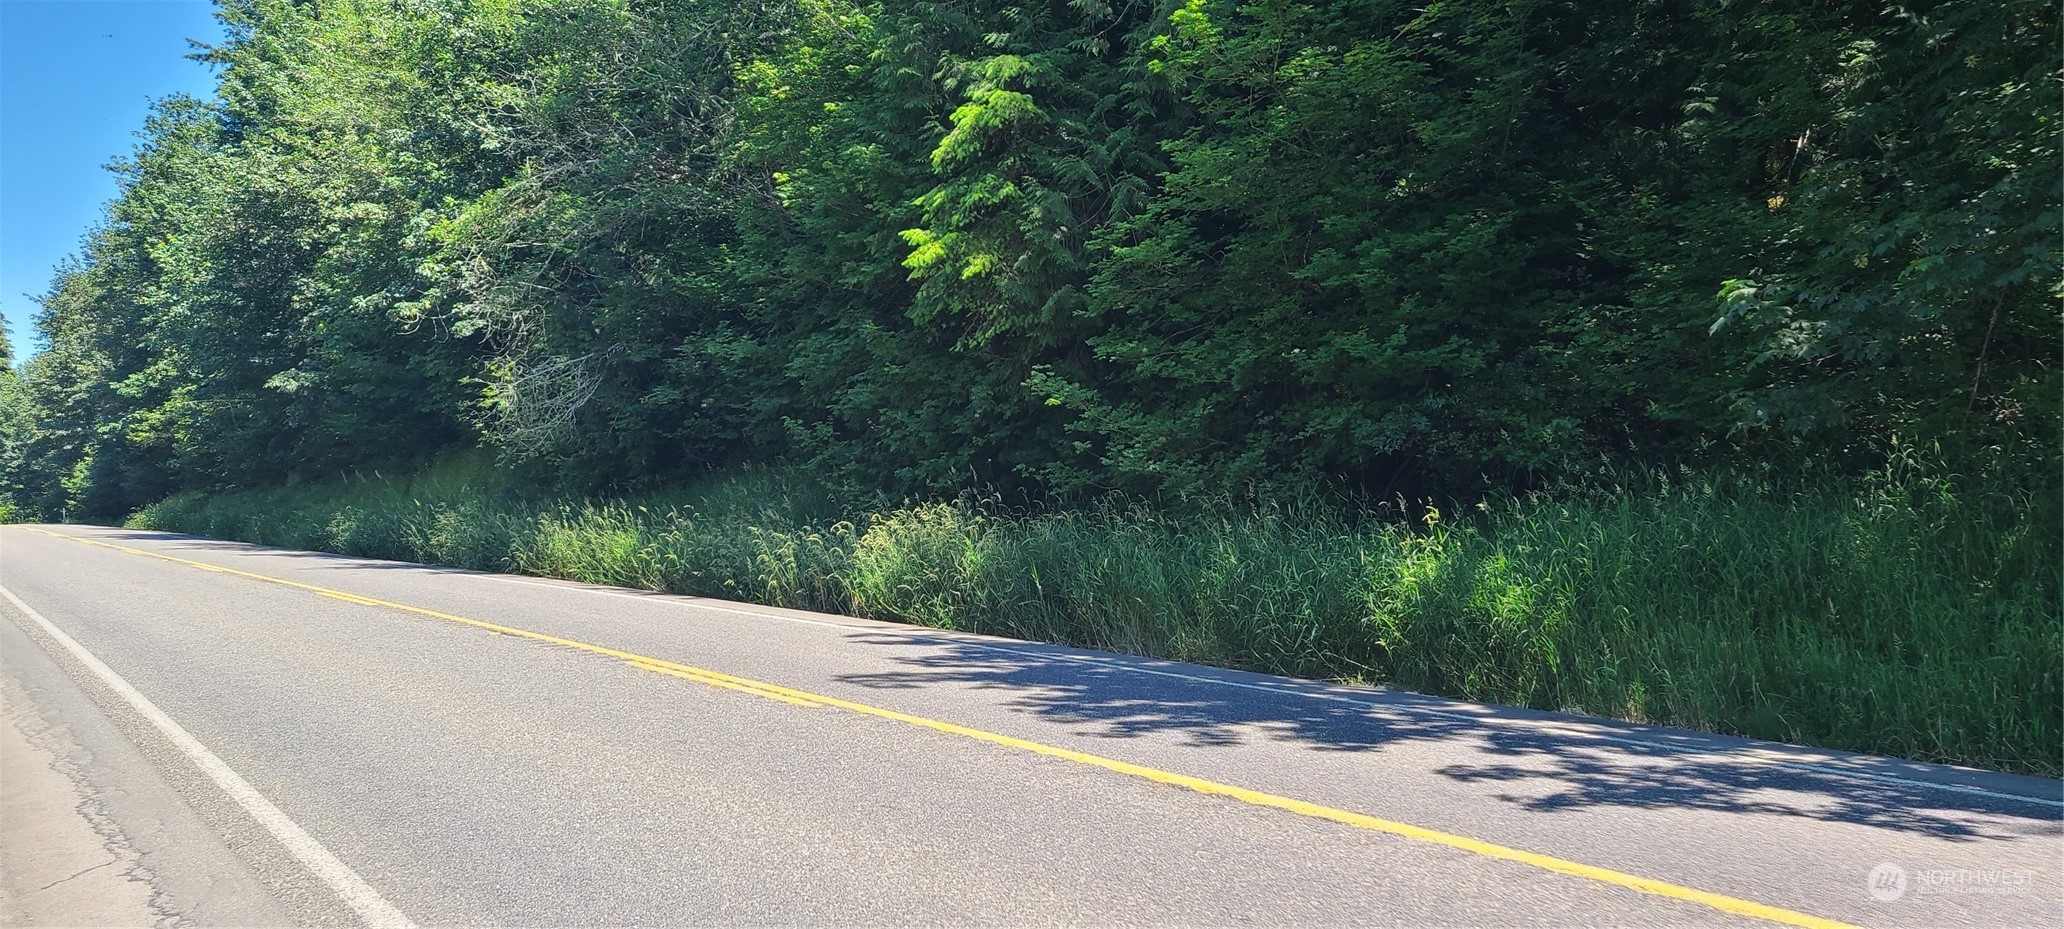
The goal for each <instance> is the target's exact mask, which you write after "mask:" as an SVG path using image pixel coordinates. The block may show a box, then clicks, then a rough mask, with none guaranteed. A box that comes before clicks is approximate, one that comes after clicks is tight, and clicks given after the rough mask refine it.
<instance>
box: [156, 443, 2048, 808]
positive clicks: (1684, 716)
mask: <svg viewBox="0 0 2064 929" xmlns="http://www.w3.org/2000/svg"><path fill="white" fill-rule="evenodd" d="M1619 484H1620V486H1618V487H1616V488H1613V489H1606V490H1598V489H1593V490H1587V491H1581V492H1569V493H1561V494H1552V495H1551V494H1539V495H1533V496H1527V497H1523V498H1506V499H1492V500H1486V501H1484V502H1483V503H1481V504H1478V505H1475V506H1473V507H1469V508H1466V509H1464V510H1462V511H1460V512H1443V511H1441V510H1439V509H1435V508H1432V507H1428V506H1407V505H1404V504H1402V503H1397V502H1394V503H1392V504H1388V505H1347V504H1342V503H1339V502H1311V501H1298V502H1285V503H1276V504H1271V503H1269V502H1267V501H1265V500H1264V501H1256V500H1239V501H1234V500H1222V501H1217V502H1215V503H1213V504H1211V505H1200V504H1198V503H1196V502H1189V503H1184V504H1182V505H1169V506H1147V505H1144V504H1140V503H1125V504H1107V505H1104V506H1100V507H1092V508H1086V509H1074V510H1059V509H1032V510H1028V509H1024V508H1013V507H1008V506H1005V505H1003V504H1001V503H1000V502H998V501H995V500H982V499H976V498H967V499H962V500H957V501H943V502H938V501H935V502H904V503H900V504H888V503H877V504H874V505H868V506H856V505H850V504H841V503H840V502H838V501H836V500H835V499H833V498H832V497H831V496H830V495H829V494H827V493H825V492H824V491H822V490H821V489H819V488H816V487H814V486H813V485H812V484H810V482H808V481H806V480H803V479H801V478H799V477H797V476H795V475H790V474H783V473H780V472H768V471H757V472H750V473H745V474H736V475H731V476H728V477H723V478H717V479H712V480H711V481H709V482H707V483H706V484H704V485H703V486H700V487H697V488H690V489H685V490H682V491H678V492H673V493H665V494H648V495H644V496H639V497H635V498H624V499H579V500H566V499H552V498H545V497H539V496H536V495H530V494H526V493H524V492H523V491H522V490H521V489H519V488H518V487H517V486H515V484H514V483H513V481H512V480H511V479H509V478H508V477H507V476H505V475H502V474H500V473H499V472H495V471H493V470H492V469H487V468H482V467H479V466H456V467H446V468H444V469H441V470H433V471H431V472H429V473H427V474H424V475H420V476H418V477H415V478H412V479H409V480H352V481H339V482H333V483H325V484H304V485H294V486H286V487H279V488H273V489H268V490H258V491H246V492H239V493H229V494H218V495H213V496H205V495H198V494H185V495H180V496H176V497H173V498H171V499H168V500H165V501H163V502H161V503H159V504H157V505H155V506H152V507H149V508H147V509H145V510H143V511H141V512H139V513H138V514H136V515H135V517H134V518H133V519H132V520H131V521H130V525H131V526H132V527H137V528H151V529H165V530H173V531H179V532H187V533H193V534H197V535H204V536H212V537H217V538H226V539H238V540H244V541H250V542H257V543H262V544H267V545H278V546H287V547H293V548H304V549H320V550H328V551H335V552H344V553H349V554H355V555H364V556H372V557H380V558H396V559H404V560H410V561H420V562H434V563H439V564H446V565H455V566H461V567H467V568H476V569H482V570H492V571H517V572H524V573H529V574H535V575H542V576H550V577H560V578H568V579H573V580H579V581H587V582H593V583H601V584H615V585H624V586H630V587H640V588H649V589H653V590H663V591H671V592H678V593H687V594H700V595H707V596H715V597H724V598H731V599H737V600H748V601H755V602H759V603H767V604H773V605H778V606H788V607H799V608H804V609H813V610H825V611H834V612H842V613H850V614H855V615H861V616H869V617H876V618H881V619H890V620H900V621H905V622H912V623H919V624H923V625H927V626H936V627H942V628H950V629H961V630H969V631H974V632H982V633H993V634H999V635H1007V636H1016V637H1023V638H1028V639H1038V640H1044V641H1053V642H1063V643H1069V644H1074V645H1081V646H1090V647H1096V648H1105V649H1113V650H1117V651H1122V652H1129V653H1132V654H1139V655H1150V656H1158V657H1166V658H1172V659H1179V660H1184V661H1195V662H1203V663H1208V664H1216V665H1224V666H1230V667H1239V668H1248V669H1254V670H1260V671H1268V672H1277V673H1284V674H1292V675H1299V676H1306V677H1318V678H1333V679H1341V680H1355V681H1363V682H1369V683H1384V684H1393V685H1396V686H1400V687H1405V688H1410V689H1413V690H1419V691H1426V692H1432V693H1439V694H1446V695H1451V696H1458V697H1464V698H1469V699H1473V700H1481V701H1489V702H1497V703H1506V704H1518V705H1524V706H1530V707H1537V708H1545V709H1560V710H1576V711H1582V712H1588V713H1594V714H1600V715H1605V716H1613V717H1618V718H1622V719H1629V720H1637V721H1646V722H1654V723H1662V724H1669V725H1676V726H1686V727H1691V728H1696V729H1705V730H1711V731H1718V732H1727V733H1736V734H1743V735H1749V736H1754V737H1759V738H1768V739H1781V740H1786V741H1793V742H1802V743H1807V744H1812V745H1821V746H1828V747H1834V748H1841V749H1850V750H1857V751H1865V752H1873V753H1879V754H1886V755H1894V756H1903V757H1909V758H1917V759H1925V760H1931V761H1943V762H1953V763H1962V764H1972V765H1979V766H1984V767H1991V768H2000V769H2008V770H2016V771H2024V772H2034V773H2044V774H2050V775H2055V774H2056V773H2058V770H2059V757H2060V754H2064V743H2060V737H2059V730H2060V719H2059V716H2060V709H2059V708H2060V706H2064V690H2060V676H2064V674H2060V618H2059V617H2060V608H2059V600H2060V598H2059V589H2060V582H2059V580H2060V579H2059V564H2060V558H2059V540H2058V532H2057V529H2058V522H2057V518H2056V513H2055V510H2056V506H2055V501H2054V500H2053V499H2045V495H2043V494H2040V493H2027V492H2020V491H2011V490H1998V489H1988V488H1986V487H1983V486H1966V485H1965V484H1964V483H1963V482H1960V481H1959V480H1958V479H1955V478H1952V477H1944V476H1940V475H1928V474H1924V473H1922V472H1920V471H1918V470H1914V469H1906V470H1901V469H1896V468H1895V469H1893V470H1890V471H1887V472H1886V473H1883V474H1880V475H1877V476H1876V477H1874V478H1873V479H1871V480H1868V481H1865V482H1862V483H1861V484H1859V483H1857V482H1853V481H1843V482H1833V481H1828V482H1806V483H1804V484H1802V485H1799V486H1792V487H1783V486H1779V485H1778V484H1776V483H1773V482H1771V481H1767V480H1748V479H1717V478H1684V477H1681V476H1680V477H1676V478H1664V477H1660V476H1647V477H1644V478H1641V479H1639V480H1634V481H1621V482H1619Z"/></svg>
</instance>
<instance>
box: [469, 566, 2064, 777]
mask: <svg viewBox="0 0 2064 929" xmlns="http://www.w3.org/2000/svg"><path fill="white" fill-rule="evenodd" d="M463 576H467V577H477V578H482V579H485V580H490V581H501V582H503V583H506V584H522V585H524V586H526V587H550V588H554V589H557V590H573V591H581V592H584V593H591V594H601V595H603V596H605V597H622V598H624V599H627V600H642V601H645V602H647V603H651V602H653V601H655V600H657V601H659V602H661V603H667V604H671V605H673V606H677V607H682V608H686V609H695V610H710V611H713V612H718V613H735V614H738V615H740V616H751V617H755V618H758V619H777V620H782V621H785V622H791V623H802V624H804V625H810V626H829V627H831V628H834V629H845V630H849V631H860V632H867V631H876V630H871V629H870V628H869V627H867V626H862V625H856V624H853V623H842V622H831V621H827V620H821V619H805V618H803V617H800V616H789V615H786V614H783V613H773V612H767V611H764V610H750V609H740V608H738V607H729V606H717V605H714V604H710V603H705V602H703V600H704V598H700V597H696V598H683V597H681V596H680V595H678V594H667V593H662V592H660V591H648V592H644V593H632V592H628V591H617V590H609V589H607V588H606V587H602V586H591V585H583V584H580V583H578V582H573V583H561V584H554V583H551V582H549V581H545V580H530V579H528V578H520V577H512V576H509V575H506V574H488V573H471V572H469V573H468V574H466V575H463ZM856 618H858V617H856ZM913 628H924V627H913ZM879 631H882V632H887V633H890V634H894V635H902V636H904V637H906V638H909V639H912V640H918V641H922V640H925V639H931V640H933V641H943V642H951V643H953V644H955V645H967V646H971V647H974V648H980V649H987V650H989V651H993V652H1003V653H1006V654H1011V655H1024V656H1026V657H1031V658H1044V659H1051V660H1058V661H1067V662H1072V663H1075V664H1084V665H1090V666H1092V667H1098V668H1108V669H1112V670H1117V671H1129V672H1132V673H1134V674H1151V675H1154V676H1156V677H1172V678H1176V679H1178V680H1184V681H1194V682H1196V683H1200V684H1216V685H1219V686H1221V687H1237V688H1240V689H1242V690H1258V691H1261V692H1263V693H1271V694H1279V695H1283V696H1292V697H1305V698H1307V699H1311V700H1329V701H1332V702H1335V703H1348V704H1353V705H1355V706H1363V707H1368V708H1370V709H1375V710H1384V711H1390V712H1398V713H1406V714H1411V713H1418V714H1422V715H1426V716H1436V717H1440V718H1442V719H1452V720H1458V721H1461V722H1467V723H1474V724H1478V725H1482V724H1484V723H1493V724H1497V725H1504V726H1513V727H1518V728H1525V729H1532V730H1534V731H1537V732H1542V731H1545V732H1554V733H1559V734H1562V735H1574V736H1580V737H1583V738H1587V739H1596V740H1598V741H1601V742H1612V743H1616V744H1620V745H1632V746H1639V747H1641V748H1652V749H1661V750H1663V751H1667V752H1671V753H1673V754H1677V755H1691V756H1700V755H1703V756H1707V757H1713V758H1725V759H1727V760H1731V761H1746V762H1750V763H1753V764H1760V765H1769V766H1773V767H1779V768H1792V769H1795V770H1799V771H1811V772H1814V773H1816V774H1826V775H1829V776H1832V777H1846V778H1854V779H1856V780H1863V781H1876V782H1879V783H1885V784H1898V785H1900V786H1903V787H1916V788H1922V789H1927V790H1941V791H1948V792H1951V793H1960V794H1970V795H1973V796H1979V797H1991V798H1993V799H1997V800H2010V801H2014V802H2018V803H2032V804H2038V805H2043V806H2051V807H2057V808H2060V809H2064V800H2052V799H2049V798H2048V797H2034V796H2029V795H2027V794H2010V793H2005V792H2002V791H1997V790H1986V789H1985V788H1982V787H1969V786H1966V785H1963V784H1947V783H1943V782H1941V781H1920V780H1913V779H1911V778H1904V777H1899V776H1897V775H1891V774H1877V773H1873V772H1869V771H1856V770H1851V769H1848V768H1839V767H1834V766H1832V765H1822V764H1815V763H1813V762H1810V761H1800V760H1798V759H1795V758H1785V757H1771V756H1770V755H1767V754H1764V753H1763V752H1762V750H1760V749H1753V748H1751V749H1748V750H1746V751H1738V752H1737V751H1727V750H1724V749H1715V748H1697V747H1692V746H1684V745H1674V744H1671V743H1669V742H1657V741H1653V740H1649V739H1636V738H1631V737H1628V736H1616V735H1607V734H1605V733H1601V732H1594V731H1591V730H1589V729H1584V728H1579V727H1576V726H1569V725H1563V724H1559V723H1555V722H1552V721H1546V720H1512V719H1504V718H1501V717H1496V716H1477V715H1472V714H1469V713H1452V712H1449V711H1446V710H1436V709H1433V708H1431V707H1423V706H1412V705H1410V704H1405V703H1382V702H1378V701H1375V700H1362V699H1357V698H1355V697H1349V696H1344V695H1341V694H1331V693H1313V692H1311V691H1309V690H1302V689H1298V688H1294V687H1275V686H1270V685H1268V684H1250V683H1247V682H1244V681H1229V680H1225V679H1223V678H1216V677H1203V676H1200V675H1195V674H1183V673H1180V672H1177V671H1162V670H1158V669H1155V668H1142V667H1139V666H1137V665H1132V664H1127V663H1124V662H1120V661H1110V660H1104V659H1098V658H1088V657H1084V656H1081V655H1068V654H1056V653H1054V652H1044V651H1038V652H1035V651H1028V650H1026V649H1020V648H1011V647H1009V646H1005V645H993V644H990V643H988V642H981V641H976V640H974V639H972V638H968V637H966V635H965V634H964V633H957V632H956V631H955V630H951V629H934V630H930V631H926V632H899V631H897V630H893V629H883V630H879Z"/></svg>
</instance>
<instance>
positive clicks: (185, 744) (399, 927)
mask: <svg viewBox="0 0 2064 929" xmlns="http://www.w3.org/2000/svg"><path fill="white" fill-rule="evenodd" d="M0 596H4V597H6V598H7V600H8V602H10V603H12V604H14V607H15V609H18V610H20V611H22V614H23V615H25V616H27V617H28V618H30V619H32V620H34V621H35V622H36V624H37V625H38V626H41V627H43V631H44V632H45V633H47V634H48V635H49V636H50V637H51V638H53V639H55V640H57V642H58V644H60V645H63V646H64V647H65V650H66V651H69V652H71V653H72V657H74V658H77V659H79V662H80V663H81V664H84V665H85V666H86V667H87V669H88V670H91V671H92V672H93V674H94V676H95V677H98V678H100V680H101V683H103V684H106V685H107V686H108V688H109V689H111V690H113V691H114V692H115V693H116V694H118V695H120V696H121V698H122V699H123V700H124V701H127V702H128V704H129V705H130V706H131V707H133V708H135V710H136V711H137V712H138V713H140V714H142V715H143V718H145V719H147V720H150V723H151V725H153V726H156V727H157V728H158V731H159V732H161V733H164V735H165V738H167V739H169V740H170V741H171V742H172V744H173V745H174V746H175V747H177V748H178V749H179V751H180V752H181V753H183V754H185V755H186V757H187V758H188V759H189V760H191V761H192V762H193V763H194V765H195V766H196V767H198V768H200V769H201V771H202V773H205V774H207V775H208V777H209V779H211V780H213V781H214V782H215V784H216V786H218V787H221V788H222V790H223V791H224V792H225V793H228V794H229V796H230V799H232V800H235V801H236V802H237V805H238V806H241V807H243V808H244V812H246V813H249V814H250V815H251V818H252V819H255V820H257V821H258V824H259V825H261V826H264V827H265V830H266V831H267V832H270V833H272V837H273V838H275V839H277V840H279V843H280V845H282V846H284V847H285V848H286V850H287V852H288V853H289V854H292V855H293V856H294V857H295V858H296V859H298V860H299V861H300V862H301V864H302V865H304V866H306V867H307V868H308V870H309V871H311V872H313V873H314V874H315V876H316V877H318V878H321V879H322V881H323V883H325V884H328V885H329V886H330V889H331V890H333V891H335V892H336V894H337V896H338V898H339V899H342V900H343V901H344V903H345V904H346V905H348V906H350V907H351V909H352V910H354V911H356V912H357V913H358V915H359V917H360V918H361V919H363V920H365V924H366V925H367V926H369V927H374V929H414V926H415V924H414V923H412V922H409V918H408V917H407V916H404V915H402V912H401V911H400V910H398V909H395V907H394V905H393V904H391V903H388V902H387V899H386V898H385V897H382V896H380V892H379V891H377V890H374V889H373V886H372V885H371V884H368V883H366V881H365V878H362V877H359V876H358V872H356V871H353V870H351V866H350V865H347V864H345V863H344V862H343V861H342V860H340V859H339V858H338V857H337V856H336V855H335V854H333V853H332V852H331V851H330V850H329V849H328V848H325V847H324V846H323V844H322V843H321V842H318V841H316V839H315V837H314V836H312V835H309V834H308V831H307V830H305V829H302V828H301V826H300V824H298V823H296V822H294V821H293V820H292V819H289V818H287V814H286V813H283V812H281V811H280V808H279V807H277V806H274V805H273V804H272V801H270V800H267V799H265V795H264V794H261V793H259V792H258V788H256V787H253V786H251V782H249V781H246V780H244V778H243V776H242V775H239V774H238V773H236V771H234V770H232V769H231V768H230V767H229V765H227V764H224V763H223V761H222V759H221V758H218V757H216V755H215V753H214V752H212V751H209V750H208V747H207V746H205V745H202V744H201V743H200V740H198V739H195V738H194V737H193V735H192V734H191V733H189V732H187V731H186V729H185V727H183V726H181V725H179V723H178V722H176V721H174V720H173V719H172V717H170V716H167V715H165V711H164V710H161V709H158V705H157V704H155V703H152V702H151V701H150V698H149V697H146V696H144V695H143V694H142V693H140V692H138V691H137V689H136V688H135V687H134V686H132V685H131V684H130V683H129V682H128V681H127V680H124V679H123V677H122V676H121V675H119V674H116V673H115V670H114V669H113V668H110V667H108V666H107V664H106V663H105V662H102V661H101V660H100V659H99V658H97V657H94V655H93V653H92V652H89V651H87V650H86V647H85V646H83V645H80V644H79V643H78V641H77V640H75V639H73V638H72V637H71V636H69V635H66V634H65V632H64V630H62V629H59V628H57V625H56V624H54V623H52V622H51V621H50V620H48V619H45V618H43V614H41V613H38V612H36V610H35V609H34V608H33V607H30V606H29V605H28V604H26V603H23V602H22V600H21V598H20V597H17V596H15V595H14V592H13V591H11V590H8V589H7V588H5V587H0Z"/></svg>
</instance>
